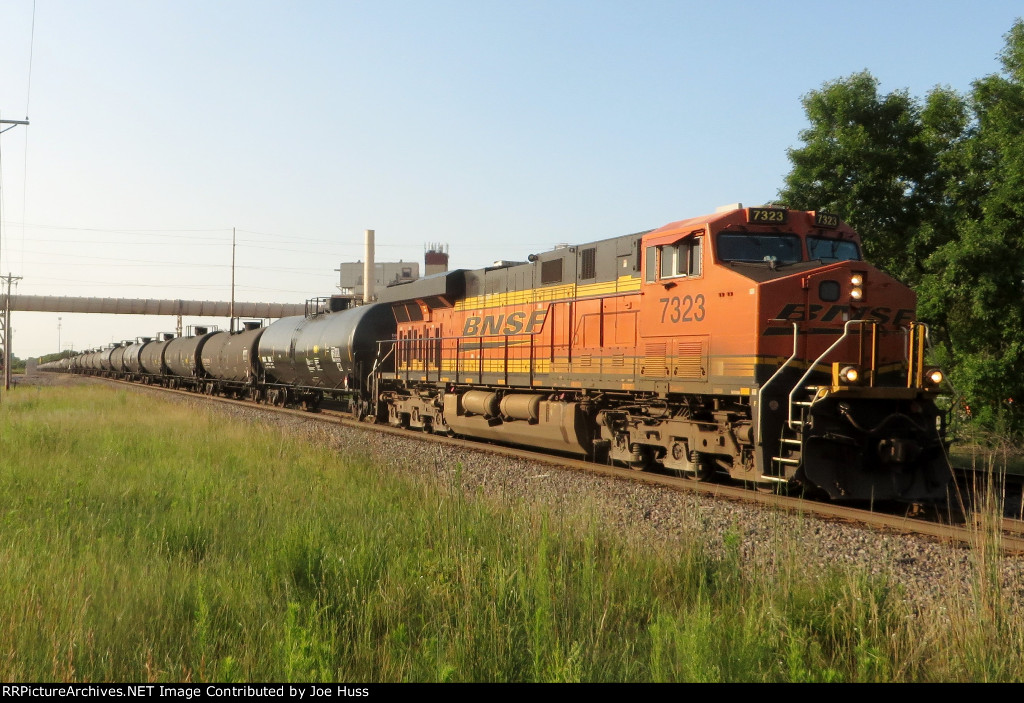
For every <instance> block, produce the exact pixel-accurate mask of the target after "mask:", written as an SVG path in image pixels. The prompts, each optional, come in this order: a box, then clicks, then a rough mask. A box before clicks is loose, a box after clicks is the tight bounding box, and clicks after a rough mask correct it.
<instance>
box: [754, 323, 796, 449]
mask: <svg viewBox="0 0 1024 703" xmlns="http://www.w3.org/2000/svg"><path fill="white" fill-rule="evenodd" d="M799 345H800V324H799V323H797V322H794V323H793V353H792V355H790V357H789V358H788V359H786V361H785V362H783V364H782V366H780V367H779V368H777V369H775V373H773V374H772V377H771V378H769V379H768V380H767V381H765V382H764V385H763V386H761V388H760V390H758V392H757V397H758V403H757V446H761V440H762V437H763V435H762V433H761V428H762V426H763V425H764V422H763V419H764V403H763V402H762V400H763V399H764V391H765V389H766V388H768V386H770V385H771V384H772V381H774V380H775V379H776V378H778V377H779V375H780V374H781V373H782V370H783V369H785V368H786V367H787V366H789V365H790V364H791V363H792V362H793V360H794V359H796V357H797V354H799Z"/></svg>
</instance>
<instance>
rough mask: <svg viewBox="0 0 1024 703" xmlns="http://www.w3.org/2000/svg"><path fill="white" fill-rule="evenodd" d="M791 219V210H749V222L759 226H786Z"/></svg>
mask: <svg viewBox="0 0 1024 703" xmlns="http://www.w3.org/2000/svg"><path fill="white" fill-rule="evenodd" d="M788 219H789V210H783V209H782V208H773V207H752V208H747V222H749V223H751V224H758V225H784V224H786V222H787V221H788Z"/></svg>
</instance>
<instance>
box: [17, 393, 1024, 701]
mask: <svg viewBox="0 0 1024 703" xmlns="http://www.w3.org/2000/svg"><path fill="white" fill-rule="evenodd" d="M0 441H2V442H3V445H2V446H3V448H4V451H3V453H2V455H0V505H3V506H4V507H3V509H2V511H0V563H2V564H3V568H4V572H3V573H4V576H3V578H2V579H0V678H3V679H4V680H67V681H94V680H125V681H128V680H131V681H134V680H144V681H167V680H175V681H176V680H192V681H244V680H281V681H330V680H347V681H357V680H359V681H408V680H422V681H570V682H571V681H890V680H945V679H949V680H971V679H973V678H985V679H991V680H1007V679H1010V680H1013V679H1019V678H1020V677H1021V668H1020V664H1019V663H1017V660H1016V659H1015V654H1014V650H1013V647H1015V646H1018V645H1019V644H1020V640H1019V637H1020V634H1019V633H1020V632H1021V625H1020V613H1019V612H1018V611H1015V610H1014V609H1013V608H1011V607H1007V604H1006V602H1005V601H1004V600H1001V599H1002V598H1003V596H1002V595H1001V594H997V593H996V592H997V591H999V590H1000V589H998V588H995V589H993V587H992V586H993V583H994V581H993V579H995V580H997V579H998V574H997V571H998V570H996V572H993V571H992V570H991V568H990V565H991V564H993V563H995V562H997V560H998V558H997V557H996V556H995V555H994V554H992V553H991V552H983V551H982V552H979V556H978V559H979V561H978V563H977V567H976V571H977V574H978V578H979V584H978V587H977V588H978V590H977V592H976V596H975V598H974V599H972V600H969V601H966V602H953V601H951V602H950V603H947V604H946V606H945V607H947V608H949V609H950V610H949V611H948V612H949V613H953V610H956V609H959V610H956V613H962V614H963V615H962V617H961V616H959V615H956V613H954V615H953V616H949V617H946V618H945V619H944V620H940V619H937V618H932V617H921V616H919V617H916V618H914V617H910V613H909V611H908V610H907V609H906V607H905V606H904V601H903V599H902V598H901V597H900V594H899V593H898V592H897V591H896V590H895V589H894V588H893V587H891V586H890V585H888V584H886V583H885V582H882V581H879V580H877V579H874V578H869V577H867V576H865V575H863V574H861V573H858V572H855V571H839V570H837V569H835V568H812V567H809V565H808V564H807V563H806V562H805V561H804V557H802V556H801V555H802V554H803V550H802V549H801V544H800V539H801V537H800V536H799V534H798V533H797V532H796V531H795V530H794V531H793V532H792V533H791V532H789V529H790V528H787V527H786V526H785V525H786V524H788V523H783V522H782V521H781V520H780V522H779V529H778V530H777V531H776V533H775V534H774V535H773V536H771V537H769V538H766V540H765V541H764V542H763V543H759V544H757V545H756V546H757V548H758V550H759V551H758V554H760V555H761V557H760V558H751V555H750V554H749V553H747V552H745V548H744V544H745V543H747V541H746V537H745V535H744V534H743V533H742V529H741V527H740V526H738V525H737V526H736V527H735V528H734V529H733V530H732V531H730V533H729V534H727V535H726V536H725V538H724V540H722V541H718V540H716V539H712V538H709V536H707V535H705V534H703V533H702V532H701V531H700V530H699V529H698V527H699V521H695V530H694V533H693V539H692V540H689V541H687V540H684V541H683V542H682V543H681V544H677V545H674V546H672V547H671V548H669V547H658V546H655V545H651V544H645V543H642V542H641V541H640V540H639V539H637V538H633V537H631V536H630V535H621V534H613V533H612V532H610V531H609V530H607V529H605V527H604V526H603V525H602V523H601V521H600V519H599V518H597V515H599V514H600V513H599V511H598V510H596V509H592V508H593V506H580V509H579V510H577V511H571V510H570V511H566V510H564V509H560V510H557V511H556V510H553V509H544V508H540V509H538V508H531V509H527V508H526V506H524V505H521V504H518V503H515V502H511V503H509V502H498V501H497V500H496V499H491V498H487V497H485V496H482V495H477V494H474V493H467V491H466V489H465V488H464V487H463V483H462V480H461V478H462V477H461V475H460V474H459V472H458V471H456V472H454V473H448V474H437V475H436V476H431V475H429V474H427V477H426V478H424V477H423V476H422V475H421V476H419V477H416V476H413V475H411V474H410V475H405V474H402V473H395V472H394V471H386V470H385V469H383V468H381V467H378V466H376V465H374V464H373V463H372V462H371V461H369V460H368V459H367V458H366V457H365V456H364V455H363V454H362V452H361V450H360V448H358V447H353V448H351V449H350V450H345V451H343V452H342V453H341V455H337V454H334V453H331V452H330V451H328V450H326V449H323V448H320V447H313V446H308V445H307V444H306V443H305V442H303V441H302V440H301V439H299V438H295V437H291V436H288V435H287V434H286V433H284V432H283V431H281V430H279V429H276V428H274V427H271V426H265V425H261V424H259V423H249V424H246V423H241V422H234V421H229V420H227V419H224V418H223V417H221V416H218V415H216V414H214V413H206V412H202V411H196V410H194V409H191V408H188V407H185V406H181V405H175V404H170V403H163V402H159V401H155V400H152V399H149V398H144V397H140V396H136V395H134V394H130V393H125V392H123V391H116V392H112V391H110V390H107V389H105V388H92V387H88V388H71V389H68V388H61V389H53V390H44V391H41V392H40V393H39V394H37V395H32V394H25V395H21V396H16V397H12V396H9V397H8V402H7V403H6V404H5V405H4V406H2V407H0ZM976 549H980V547H979V548H976ZM972 608H977V610H972ZM979 614H984V617H980V616H979ZM992 637H996V638H997V640H998V642H997V646H995V647H991V646H989V647H987V648H986V646H985V642H986V641H988V642H991V641H992V640H991V638H992Z"/></svg>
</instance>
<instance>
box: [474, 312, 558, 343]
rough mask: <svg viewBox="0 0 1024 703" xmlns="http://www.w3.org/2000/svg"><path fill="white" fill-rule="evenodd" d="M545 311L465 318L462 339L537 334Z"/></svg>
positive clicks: (545, 314)
mask: <svg viewBox="0 0 1024 703" xmlns="http://www.w3.org/2000/svg"><path fill="white" fill-rule="evenodd" d="M547 314H548V311H547V310H534V311H533V312H531V313H530V314H529V315H527V314H526V313H525V312H511V313H509V314H508V315H507V316H506V315H484V316H482V317H481V316H478V315H474V316H473V317H467V318H466V324H465V325H464V326H463V327H462V336H463V337H490V336H494V335H503V334H537V333H538V332H540V330H541V328H542V327H543V326H544V319H545V318H546V317H547Z"/></svg>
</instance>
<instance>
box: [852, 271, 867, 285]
mask: <svg viewBox="0 0 1024 703" xmlns="http://www.w3.org/2000/svg"><path fill="white" fill-rule="evenodd" d="M850 284H851V285H853V286H862V285H864V274H863V273H855V274H853V275H852V276H850Z"/></svg>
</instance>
